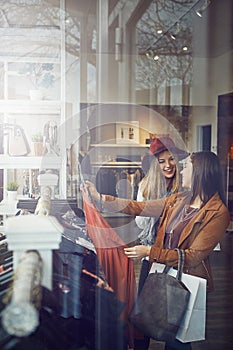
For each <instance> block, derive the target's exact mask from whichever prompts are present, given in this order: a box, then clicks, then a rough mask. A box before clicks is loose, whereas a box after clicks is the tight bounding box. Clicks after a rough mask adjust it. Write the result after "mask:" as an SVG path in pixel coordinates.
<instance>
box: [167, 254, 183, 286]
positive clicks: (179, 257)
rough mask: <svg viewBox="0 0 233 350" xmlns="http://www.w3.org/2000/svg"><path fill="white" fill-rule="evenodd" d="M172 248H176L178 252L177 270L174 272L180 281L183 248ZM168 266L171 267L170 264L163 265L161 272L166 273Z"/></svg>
mask: <svg viewBox="0 0 233 350" xmlns="http://www.w3.org/2000/svg"><path fill="white" fill-rule="evenodd" d="M174 250H176V251H177V252H178V271H177V274H176V279H177V280H178V281H181V276H182V272H183V268H184V260H185V252H184V250H183V249H179V248H175V249H174ZM170 268H171V266H165V268H164V270H163V272H164V273H168V271H169V270H170Z"/></svg>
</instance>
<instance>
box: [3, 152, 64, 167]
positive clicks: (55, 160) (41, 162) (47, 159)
mask: <svg viewBox="0 0 233 350" xmlns="http://www.w3.org/2000/svg"><path fill="white" fill-rule="evenodd" d="M61 165H62V159H61V157H58V156H55V155H51V156H50V155H45V156H43V157H30V156H28V157H10V156H8V155H0V169H5V168H7V169H16V168H17V169H59V168H60V167H61Z"/></svg>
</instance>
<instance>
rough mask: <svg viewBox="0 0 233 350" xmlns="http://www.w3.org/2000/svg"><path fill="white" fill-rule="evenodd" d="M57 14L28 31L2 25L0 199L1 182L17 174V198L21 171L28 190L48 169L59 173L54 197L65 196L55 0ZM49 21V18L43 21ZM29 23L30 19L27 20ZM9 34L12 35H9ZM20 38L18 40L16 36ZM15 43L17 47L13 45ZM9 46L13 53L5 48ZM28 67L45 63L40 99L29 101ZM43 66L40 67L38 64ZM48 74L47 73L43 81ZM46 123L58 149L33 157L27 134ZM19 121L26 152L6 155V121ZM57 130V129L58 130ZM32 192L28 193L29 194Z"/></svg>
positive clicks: (59, 22)
mask: <svg viewBox="0 0 233 350" xmlns="http://www.w3.org/2000/svg"><path fill="white" fill-rule="evenodd" d="M56 11H57V18H56V19H53V23H49V22H48V23H42V24H40V23H38V22H35V24H34V25H33V24H31V28H30V30H28V29H26V28H24V27H23V26H19V28H16V27H14V28H11V27H9V28H7V29H6V28H4V32H3V39H2V40H3V43H4V40H7V44H8V46H7V48H8V49H7V50H6V51H5V49H4V45H3V50H2V53H1V56H0V68H1V69H0V77H1V81H2V84H1V87H0V126H1V125H2V126H3V131H4V142H3V144H2V146H3V147H2V148H3V151H2V154H0V169H3V175H2V177H3V180H2V184H1V186H2V187H3V189H4V192H3V201H5V200H6V199H7V197H6V190H5V189H6V186H7V182H8V181H9V180H16V181H18V178H20V181H21V183H20V191H19V195H20V196H21V197H22V186H23V184H22V173H25V174H26V176H28V177H29V178H30V180H29V182H30V184H29V187H30V189H29V192H32V177H33V176H34V177H35V174H37V173H39V172H40V171H47V170H48V171H52V172H55V173H57V174H58V175H59V176H58V178H59V180H58V187H57V190H56V198H57V199H64V198H66V193H67V188H66V187H67V174H66V170H67V167H66V159H67V154H66V140H65V137H64V135H65V120H66V111H67V108H68V107H67V104H66V100H65V26H64V21H65V16H64V13H65V2H64V1H63V0H61V1H60V8H59V7H57V9H56ZM48 21H49V20H48ZM32 22H33V21H32ZM12 32H14V36H13V35H12ZM18 39H19V40H18ZM15 41H17V47H16V49H15ZM10 48H12V52H11V51H10ZM31 65H50V68H51V71H50V72H51V74H52V76H53V82H54V85H53V86H52V87H50V88H48V86H45V87H44V88H43V92H44V96H43V97H42V99H36V100H32V99H31V98H30V93H29V90H30V89H32V88H33V85H32V83H31V80H32V79H33V78H34V75H33V73H32V72H29V71H28V72H27V71H26V72H24V73H23V71H24V68H25V67H31ZM43 69H45V67H44V68H43ZM47 77H48V76H46V79H47ZM47 122H51V123H53V124H54V125H55V128H57V129H56V130H57V134H58V139H57V144H56V146H57V150H58V152H55V151H54V149H52V150H51V152H50V150H49V149H48V148H47V149H46V151H45V153H43V154H41V155H39V156H38V155H35V154H34V152H33V144H32V141H31V137H32V135H33V134H35V133H39V132H41V134H42V136H43V131H44V128H45V125H46V123H47ZM9 124H10V125H13V126H14V125H19V126H20V127H21V128H22V129H23V131H24V134H25V137H26V139H27V141H28V144H29V146H30V148H31V151H30V152H29V153H28V154H27V155H22V156H21V155H20V156H12V155H9V152H8V148H7V147H8V146H7V143H8V141H7V137H8V136H6V132H5V129H6V125H9ZM60 129H62V130H60ZM31 194H33V193H31Z"/></svg>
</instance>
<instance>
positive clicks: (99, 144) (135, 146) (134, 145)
mask: <svg viewBox="0 0 233 350" xmlns="http://www.w3.org/2000/svg"><path fill="white" fill-rule="evenodd" d="M91 147H133V148H137V147H139V148H149V147H150V145H146V144H145V145H142V144H139V143H94V144H91Z"/></svg>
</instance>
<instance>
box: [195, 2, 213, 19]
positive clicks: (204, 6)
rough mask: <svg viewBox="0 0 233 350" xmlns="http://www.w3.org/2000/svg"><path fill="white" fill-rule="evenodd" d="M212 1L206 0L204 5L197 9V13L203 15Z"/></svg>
mask: <svg viewBox="0 0 233 350" xmlns="http://www.w3.org/2000/svg"><path fill="white" fill-rule="evenodd" d="M210 3H211V0H204V1H203V3H202V5H201V6H200V7H198V8H197V9H196V10H195V13H196V15H197V16H199V17H202V16H203V12H204V11H205V10H206V9H207V7H208V6H209V4H210Z"/></svg>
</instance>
